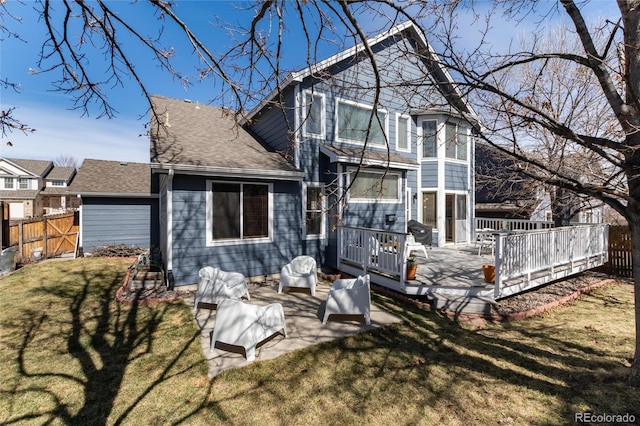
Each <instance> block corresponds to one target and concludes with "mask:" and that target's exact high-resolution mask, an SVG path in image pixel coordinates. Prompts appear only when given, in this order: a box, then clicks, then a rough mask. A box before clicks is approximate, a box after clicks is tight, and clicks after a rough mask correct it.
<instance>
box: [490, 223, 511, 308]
mask: <svg viewBox="0 0 640 426" xmlns="http://www.w3.org/2000/svg"><path fill="white" fill-rule="evenodd" d="M507 235H508V233H507V232H496V233H495V234H493V237H494V239H495V244H496V247H495V253H494V256H495V264H496V282H495V284H494V287H493V298H494V299H497V298H498V297H500V293H501V290H500V287H501V286H502V269H503V264H502V260H503V259H504V256H503V255H504V238H505V237H506V236H507Z"/></svg>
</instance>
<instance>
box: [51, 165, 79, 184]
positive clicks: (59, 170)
mask: <svg viewBox="0 0 640 426" xmlns="http://www.w3.org/2000/svg"><path fill="white" fill-rule="evenodd" d="M75 172H76V168H75V167H58V166H55V167H54V168H53V169H52V170H51V171H50V172H49V173H48V174H47V176H46V177H45V179H47V180H63V181H65V182H67V183H69V179H71V178H72V177H73V174H74V173H75Z"/></svg>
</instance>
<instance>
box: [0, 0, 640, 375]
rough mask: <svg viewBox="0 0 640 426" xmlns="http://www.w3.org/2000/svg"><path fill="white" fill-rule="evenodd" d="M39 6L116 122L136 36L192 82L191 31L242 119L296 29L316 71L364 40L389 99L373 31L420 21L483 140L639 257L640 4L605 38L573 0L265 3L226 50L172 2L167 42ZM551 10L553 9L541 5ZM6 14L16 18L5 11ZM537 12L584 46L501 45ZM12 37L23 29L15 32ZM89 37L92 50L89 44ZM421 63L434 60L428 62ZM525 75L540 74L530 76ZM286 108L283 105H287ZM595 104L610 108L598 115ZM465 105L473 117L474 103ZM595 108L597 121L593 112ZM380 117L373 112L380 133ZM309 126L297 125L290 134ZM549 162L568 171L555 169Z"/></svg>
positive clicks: (639, 302)
mask: <svg viewBox="0 0 640 426" xmlns="http://www.w3.org/2000/svg"><path fill="white" fill-rule="evenodd" d="M38 4H39V7H40V9H39V13H40V14H41V17H42V22H43V23H44V25H45V26H46V28H47V30H48V37H49V38H48V40H47V41H46V43H45V44H44V45H43V49H42V51H41V57H42V63H41V70H42V71H54V72H56V73H57V74H56V75H58V76H59V78H58V80H56V81H54V86H55V87H56V88H58V89H59V90H61V91H63V92H65V93H69V94H72V95H73V96H74V99H75V104H74V105H75V107H77V108H79V109H81V110H82V111H86V110H87V108H88V107H89V106H92V105H93V104H96V105H97V106H98V107H99V108H100V110H101V113H102V115H105V116H111V115H113V114H114V113H115V110H114V107H113V106H112V105H111V104H110V103H109V99H108V97H107V96H106V93H107V92H108V90H110V88H111V87H113V86H114V85H115V86H118V85H122V84H123V81H124V79H125V77H126V78H132V79H133V81H134V82H135V83H136V84H137V85H138V87H139V89H140V91H141V92H142V93H143V95H144V96H146V97H147V99H149V94H148V93H147V90H146V88H145V84H144V81H143V79H142V76H141V75H140V74H138V72H137V69H136V67H135V66H134V58H132V57H130V56H128V55H127V53H126V52H125V51H124V50H123V46H124V44H122V43H120V40H124V39H125V38H127V39H129V40H131V39H133V40H137V41H138V42H139V43H140V44H141V45H142V46H144V47H145V48H147V49H148V50H149V51H150V52H151V53H152V55H153V57H154V59H155V61H156V62H157V64H159V66H160V67H161V68H162V69H164V70H165V71H166V72H168V73H169V74H171V75H173V76H174V77H175V78H176V79H177V80H178V81H180V82H181V83H183V84H186V85H188V84H190V83H191V78H190V77H189V75H187V74H183V73H182V72H180V71H178V70H177V68H175V67H174V64H173V61H172V59H173V54H174V52H173V51H172V50H171V49H170V48H167V47H165V45H164V44H163V40H162V28H163V27H164V26H165V25H172V26H175V27H177V28H179V29H180V30H182V33H183V34H184V35H185V39H186V40H187V42H188V43H189V45H190V46H191V48H192V49H193V54H194V56H195V57H196V58H197V67H196V70H197V72H196V75H197V77H196V78H197V79H208V78H211V79H214V80H215V81H216V82H218V83H219V87H220V91H219V96H218V97H217V99H214V101H216V102H217V103H218V104H222V105H223V106H227V107H230V108H231V109H232V110H235V111H238V112H239V113H240V114H242V113H243V112H244V111H246V110H247V109H248V108H250V107H251V105H252V104H255V102H256V100H257V99H262V98H263V97H264V95H265V93H267V92H269V91H271V90H274V89H277V88H278V87H279V83H280V82H281V81H282V79H283V77H284V76H285V75H286V74H287V72H288V70H286V69H283V68H282V66H281V62H282V55H283V51H284V49H285V48H286V39H287V37H286V32H287V28H288V26H293V25H296V26H298V28H299V29H300V30H301V31H302V33H303V34H304V35H305V44H306V61H305V62H306V63H305V64H300V65H301V66H304V65H307V66H309V65H311V64H313V63H315V62H316V61H317V52H318V46H320V45H322V44H323V43H327V42H329V40H336V41H337V42H338V43H339V42H340V41H343V42H344V43H345V44H346V45H353V44H354V43H355V42H358V43H363V44H364V51H363V52H364V55H365V58H366V59H367V61H369V63H370V70H371V72H372V73H373V75H374V76H375V84H374V85H373V86H372V87H370V88H368V89H369V90H371V91H373V92H374V93H378V92H379V90H380V87H381V86H382V85H383V84H384V82H383V80H382V78H381V73H380V71H379V69H380V68H379V66H378V64H377V63H376V61H375V57H374V55H373V54H372V52H371V47H370V46H369V45H368V44H367V34H368V31H366V30H365V28H367V29H368V30H372V31H375V32H379V31H380V30H382V29H384V28H390V27H391V26H392V25H394V24H395V23H397V22H401V21H406V20H411V21H413V23H414V24H415V25H416V26H417V27H418V28H421V29H422V31H423V32H424V35H425V37H426V38H427V39H428V40H430V41H432V42H433V43H434V44H435V45H437V46H438V47H439V48H438V50H439V52H438V53H439V54H440V57H441V58H442V62H441V63H440V64H432V66H433V67H441V68H443V69H446V70H447V71H448V73H450V74H451V75H452V76H453V77H454V78H455V79H456V81H457V84H458V86H457V88H456V87H448V89H447V88H445V90H452V91H453V90H461V91H462V93H463V94H464V95H466V96H467V98H468V99H469V100H470V102H471V103H472V104H473V106H474V107H475V109H476V110H477V111H481V113H482V116H483V119H484V120H483V121H484V128H483V129H482V132H480V133H479V137H480V138H482V139H484V140H486V142H487V143H489V144H491V145H492V146H494V147H495V148H496V149H498V150H500V151H501V152H503V153H505V154H508V155H510V156H511V157H512V158H513V159H514V160H515V161H517V162H518V163H520V164H522V165H523V166H522V170H521V171H522V172H523V173H526V174H528V175H529V176H530V177H532V178H535V179H538V180H540V181H541V182H544V183H545V184H546V185H551V186H553V187H555V188H558V189H559V190H560V191H569V192H571V193H574V194H581V196H586V197H590V198H595V199H598V200H600V201H602V202H603V203H605V204H607V205H608V206H610V207H611V208H612V209H614V210H615V211H617V212H618V213H620V214H621V215H622V216H624V217H625V218H626V219H627V221H628V223H629V226H630V228H631V232H632V234H633V244H634V245H635V247H640V150H639V149H638V148H639V147H640V50H639V48H638V46H640V30H639V28H640V0H618V2H617V4H618V9H619V20H616V22H609V21H607V22H606V23H604V24H602V25H601V26H600V27H598V28H596V27H593V26H590V25H589V24H588V23H587V22H586V20H585V16H584V15H583V13H582V11H581V8H582V7H584V5H583V4H580V5H578V4H576V2H574V1H571V0H560V2H559V3H557V4H556V3H553V4H551V3H547V2H530V1H502V0H494V2H493V8H490V10H488V11H487V12H484V13H481V12H480V11H477V10H475V9H474V6H475V3H474V2H459V1H457V0H440V1H437V0H436V1H433V2H426V1H424V2H420V1H418V2H399V1H394V0H370V1H346V0H339V1H337V2H331V1H328V0H327V1H325V0H306V1H304V0H300V1H295V2H289V1H285V0H267V1H256V2H255V3H254V4H252V5H250V6H249V7H250V8H251V10H253V11H254V13H253V15H252V18H251V20H250V22H247V24H246V25H242V27H232V26H227V27H226V28H227V29H228V30H229V34H230V38H231V39H232V40H233V46H231V47H230V48H229V49H228V50H226V51H223V52H214V51H213V50H211V49H210V48H209V47H208V46H206V45H205V44H204V43H203V42H202V41H201V39H200V38H199V37H198V35H197V34H195V33H194V32H193V31H192V30H191V29H190V28H189V27H188V25H187V24H186V23H185V22H183V21H182V20H181V19H180V18H179V15H178V14H177V9H176V8H174V4H172V3H171V2H169V1H161V0H150V1H149V2H148V5H149V4H150V5H151V6H152V9H153V11H155V13H156V17H157V18H158V22H159V25H160V27H159V29H158V33H157V35H156V36H149V35H147V34H144V33H143V32H142V30H141V29H140V27H136V26H135V23H134V22H127V21H126V20H124V18H122V17H121V15H119V14H118V13H115V12H114V11H112V10H111V8H110V6H109V5H108V4H106V3H105V2H103V1H101V0H96V1H94V2H91V3H89V2H84V1H72V0H62V1H59V2H50V1H46V0H43V1H41V2H39V3H38ZM545 7H546V8H547V9H548V10H544V9H542V8H545ZM0 8H2V9H3V14H4V15H7V16H9V13H8V12H7V11H6V5H5V4H4V2H2V3H0ZM533 13H539V14H542V15H543V19H544V18H546V17H548V16H550V15H553V14H558V15H561V16H564V17H565V18H566V19H568V20H569V22H570V23H571V26H572V31H571V36H572V37H574V38H575V40H577V41H578V46H579V49H575V50H555V49H552V48H551V46H545V45H544V44H541V43H540V42H539V41H538V40H537V39H536V38H535V37H533V36H532V38H531V40H529V41H530V43H529V47H528V48H527V49H526V50H525V49H522V50H517V51H515V52H511V53H506V54H497V53H496V52H495V49H494V48H493V47H492V46H491V44H489V40H490V39H489V37H488V36H489V32H490V29H491V27H492V22H491V20H492V18H494V17H495V16H498V15H503V14H504V15H506V16H507V18H508V19H510V20H511V22H512V23H513V24H514V25H515V24H516V23H517V22H519V21H521V20H522V19H523V18H524V17H525V16H526V15H528V14H533ZM462 16H471V17H472V18H473V19H472V22H471V28H472V29H470V25H469V23H468V22H466V23H465V24H464V25H462V26H461V25H459V22H460V20H461V17H462ZM372 25H373V26H376V28H375V29H373V28H371V26H372ZM0 31H3V32H5V33H6V32H7V31H9V32H10V31H11V30H7V29H6V28H5V27H2V28H0ZM471 31H473V33H472V34H473V37H472V38H474V39H478V40H479V42H478V44H477V45H476V46H471V47H470V46H469V45H467V44H464V43H463V42H467V41H468V39H469V37H468V34H469V33H471ZM14 33H18V32H16V31H14ZM78 40H79V41H80V43H76V41H78ZM88 49H94V50H101V51H102V53H104V56H105V57H106V58H108V65H109V67H108V70H109V72H108V73H107V74H106V76H105V74H104V73H103V71H102V70H100V71H99V74H92V69H91V68H89V67H88V66H87V65H88V64H87V61H88V59H87V57H86V56H85V53H86V51H87V50H88ZM297 51H298V52H299V49H298V50H297ZM412 54H414V55H417V56H419V57H420V56H421V57H422V58H423V59H428V58H429V55H428V54H429V52H418V53H415V52H414V53H412ZM563 66H565V67H567V68H566V69H568V70H570V71H568V72H570V73H575V77H576V79H577V80H576V81H575V82H573V83H572V82H571V78H569V77H570V76H566V77H567V79H566V80H563V83H562V84H570V83H572V84H575V86H573V87H574V89H569V88H568V86H567V87H558V86H554V85H553V82H554V81H558V80H557V79H554V78H551V76H550V74H551V73H554V72H557V71H554V69H557V67H563ZM525 69H528V70H529V71H530V74H528V75H527V74H522V73H523V70H525ZM7 83H8V82H5V84H7ZM425 84H429V83H428V78H427V76H426V75H425V76H415V77H414V78H413V79H411V80H409V81H407V82H406V83H405V89H406V90H410V89H413V90H414V93H421V91H422V88H423V87H424V85H425ZM363 89H364V88H363ZM582 89H585V90H584V91H582V92H581V90H582ZM563 93H564V94H567V93H568V94H570V95H571V96H570V97H569V99H567V97H566V96H565V97H563V96H561V95H559V94H563ZM574 96H575V99H574ZM375 98H376V100H377V99H378V97H377V95H376V97H375ZM425 99H426V97H425ZM280 101H281V99H280ZM278 103H279V100H278V97H277V98H276V100H275V101H274V105H275V106H277V105H278ZM591 105H596V106H597V108H596V109H595V110H593V109H592V108H591ZM422 106H424V105H422ZM454 107H457V108H459V109H460V111H461V112H463V110H464V108H463V106H454ZM585 108H586V109H587V111H581V110H584V109H585ZM577 112H580V114H576V113H577ZM11 117H12V114H8V115H3V116H2V120H3V121H2V124H3V130H4V129H5V123H8V124H11V121H9V120H10V119H11ZM375 117H376V109H375V108H374V110H373V111H372V114H371V118H370V124H371V123H373V120H375V119H376V118H375ZM601 119H602V121H600V120H601ZM594 120H595V121H598V123H599V124H598V125H597V126H596V127H593V126H591V124H592V122H593V121H594ZM156 121H157V122H161V121H162V120H160V119H158V120H156ZM8 127H12V126H8ZM13 127H15V125H14V126H13ZM18 128H19V127H18ZM296 130H297V129H293V128H292V129H291V133H292V134H293V132H295V131H296ZM527 135H528V136H529V137H527ZM539 135H545V138H546V142H545V143H546V145H543V146H547V147H548V148H551V149H546V153H545V155H541V152H539V150H538V152H536V150H535V149H532V146H530V140H531V138H534V137H538V136H539ZM576 155H579V156H580V157H581V158H585V159H589V161H590V162H589V164H595V165H597V168H594V169H593V170H592V171H589V173H588V174H589V178H587V179H581V178H578V177H577V175H576V170H575V168H574V167H571V160H570V159H571V158H574V157H573V156H576ZM550 156H552V157H553V158H554V159H556V160H557V161H547V160H545V158H547V159H548V158H549V157H550ZM581 164H582V163H581ZM581 167H584V164H583V165H582V166H581ZM633 265H634V266H633V268H634V277H635V306H636V308H635V318H636V350H635V356H634V361H633V366H632V379H633V380H635V382H636V383H638V384H640V250H635V251H634V253H633Z"/></svg>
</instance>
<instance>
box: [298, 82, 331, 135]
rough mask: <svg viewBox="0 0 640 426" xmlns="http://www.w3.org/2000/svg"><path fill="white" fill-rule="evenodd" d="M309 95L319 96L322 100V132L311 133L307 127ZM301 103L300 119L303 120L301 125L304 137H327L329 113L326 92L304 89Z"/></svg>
mask: <svg viewBox="0 0 640 426" xmlns="http://www.w3.org/2000/svg"><path fill="white" fill-rule="evenodd" d="M307 95H311V96H319V97H320V99H321V102H322V108H321V111H320V126H321V130H320V133H319V134H318V133H310V132H307V127H306V120H307ZM301 104H302V114H301V116H300V121H301V123H300V124H301V127H302V137H305V138H319V139H326V137H327V113H326V110H327V108H326V105H327V100H326V96H325V94H324V93H322V92H316V91H313V90H309V89H305V90H303V91H302V99H301Z"/></svg>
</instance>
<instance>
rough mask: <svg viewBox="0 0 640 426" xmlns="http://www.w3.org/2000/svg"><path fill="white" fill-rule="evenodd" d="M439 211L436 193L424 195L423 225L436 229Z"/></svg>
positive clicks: (424, 193)
mask: <svg viewBox="0 0 640 426" xmlns="http://www.w3.org/2000/svg"><path fill="white" fill-rule="evenodd" d="M437 218H438V209H437V203H436V193H435V192H423V193H422V223H424V224H425V225H429V226H431V227H433V228H434V229H435V228H437V227H438V225H437Z"/></svg>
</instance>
